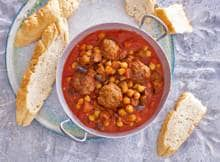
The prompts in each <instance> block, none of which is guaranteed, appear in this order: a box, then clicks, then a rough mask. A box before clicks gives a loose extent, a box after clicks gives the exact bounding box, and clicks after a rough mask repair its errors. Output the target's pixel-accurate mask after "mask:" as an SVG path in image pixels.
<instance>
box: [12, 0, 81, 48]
mask: <svg viewBox="0 0 220 162" xmlns="http://www.w3.org/2000/svg"><path fill="white" fill-rule="evenodd" d="M79 3H80V0H49V1H48V3H47V4H46V5H45V6H43V7H42V8H41V9H39V10H38V11H37V12H35V13H33V14H32V15H30V16H29V17H27V18H26V19H25V20H24V21H23V22H22V24H21V26H20V28H19V29H18V31H17V33H16V37H15V46H16V47H23V46H26V45H28V44H30V43H32V42H34V41H36V40H38V39H39V38H40V37H41V34H42V32H43V31H44V30H45V29H46V28H47V27H48V26H49V25H50V24H52V23H54V22H56V21H57V20H58V19H59V17H64V18H68V17H69V16H71V15H72V14H73V13H74V12H75V10H76V9H77V8H78V6H79Z"/></svg>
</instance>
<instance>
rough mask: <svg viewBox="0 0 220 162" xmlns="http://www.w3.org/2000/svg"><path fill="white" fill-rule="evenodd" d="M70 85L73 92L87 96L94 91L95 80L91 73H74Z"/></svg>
mask: <svg viewBox="0 0 220 162" xmlns="http://www.w3.org/2000/svg"><path fill="white" fill-rule="evenodd" d="M71 84H72V86H73V88H74V90H75V91H77V92H78V93H79V94H81V95H88V94H90V93H91V92H93V91H94V89H95V79H94V74H93V73H92V72H88V73H86V74H85V73H80V72H76V73H75V75H74V78H73V80H72V81H71Z"/></svg>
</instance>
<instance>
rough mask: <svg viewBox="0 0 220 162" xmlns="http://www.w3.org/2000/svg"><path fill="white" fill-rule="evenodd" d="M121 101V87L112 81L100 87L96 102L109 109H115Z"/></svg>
mask: <svg viewBox="0 0 220 162" xmlns="http://www.w3.org/2000/svg"><path fill="white" fill-rule="evenodd" d="M121 101H122V92H121V89H120V88H119V87H118V86H117V85H116V84H114V83H109V84H107V85H105V86H103V87H102V89H101V90H100V92H99V97H98V103H99V104H100V105H102V106H104V107H106V108H109V109H113V110H114V109H116V108H117V107H118V106H120V104H121Z"/></svg>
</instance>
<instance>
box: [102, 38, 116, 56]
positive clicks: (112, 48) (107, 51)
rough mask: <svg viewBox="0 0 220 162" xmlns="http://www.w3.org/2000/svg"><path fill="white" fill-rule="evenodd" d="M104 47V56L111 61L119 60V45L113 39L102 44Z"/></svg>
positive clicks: (105, 40)
mask: <svg viewBox="0 0 220 162" xmlns="http://www.w3.org/2000/svg"><path fill="white" fill-rule="evenodd" d="M102 46H103V53H102V54H103V56H104V57H105V58H106V59H109V60H117V59H119V50H120V48H119V46H118V45H117V43H116V42H115V41H113V40H111V39H104V40H103V42H102Z"/></svg>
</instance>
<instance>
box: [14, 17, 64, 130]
mask: <svg viewBox="0 0 220 162" xmlns="http://www.w3.org/2000/svg"><path fill="white" fill-rule="evenodd" d="M67 43H68V24H67V21H66V20H64V19H61V20H59V21H57V23H53V24H51V25H50V26H48V27H47V28H46V30H45V31H44V32H43V33H42V38H41V40H39V41H38V42H37V45H36V47H35V50H34V52H33V56H32V59H31V61H30V64H29V66H28V68H27V70H26V72H25V74H24V76H23V79H22V81H21V85H20V88H19V90H18V92H17V98H16V121H17V124H18V125H21V126H27V125H29V124H30V123H31V122H32V120H33V119H34V117H35V116H36V115H37V113H38V112H39V110H40V109H41V107H42V105H43V103H44V101H45V100H46V99H47V97H48V96H49V94H50V92H51V90H52V86H53V83H54V81H55V76H56V66H57V62H58V58H59V57H60V56H61V55H62V53H63V50H64V48H65V45H66V44H67Z"/></svg>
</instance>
